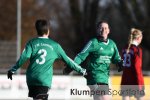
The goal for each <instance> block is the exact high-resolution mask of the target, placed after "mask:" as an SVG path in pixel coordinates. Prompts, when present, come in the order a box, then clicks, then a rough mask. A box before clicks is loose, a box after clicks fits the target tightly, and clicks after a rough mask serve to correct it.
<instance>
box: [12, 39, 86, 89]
mask: <svg viewBox="0 0 150 100" xmlns="http://www.w3.org/2000/svg"><path fill="white" fill-rule="evenodd" d="M27 59H29V60H30V64H29V66H28V68H27V71H26V79H27V85H30V86H32V85H34V86H35V85H36V86H48V87H51V83H52V75H53V63H54V61H55V60H56V59H61V60H63V61H64V62H65V63H66V64H67V65H68V66H69V67H70V68H72V69H74V70H75V71H77V72H78V73H83V71H85V69H83V68H81V66H79V65H77V64H76V63H75V62H74V61H73V60H71V59H70V58H69V57H68V56H67V55H66V53H65V52H64V50H63V49H62V47H61V46H60V45H59V44H58V43H56V42H55V41H53V40H52V39H49V38H42V37H38V38H34V39H31V40H30V41H28V43H27V44H26V46H25V49H24V50H23V52H22V54H21V56H20V58H19V60H18V61H17V63H16V64H15V65H14V66H13V67H12V68H11V69H10V70H11V71H12V72H15V71H17V69H19V68H20V67H21V66H22V65H23V64H24V63H25V62H26V61H27Z"/></svg>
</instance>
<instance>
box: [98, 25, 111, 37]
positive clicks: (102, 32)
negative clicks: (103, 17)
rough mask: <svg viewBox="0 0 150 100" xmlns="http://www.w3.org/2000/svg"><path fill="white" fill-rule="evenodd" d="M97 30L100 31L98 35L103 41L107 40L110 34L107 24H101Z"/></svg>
mask: <svg viewBox="0 0 150 100" xmlns="http://www.w3.org/2000/svg"><path fill="white" fill-rule="evenodd" d="M99 30H100V33H99V35H100V36H102V37H103V38H104V39H107V37H108V34H109V32H110V30H109V26H108V24H107V23H102V24H101V26H100V28H99Z"/></svg>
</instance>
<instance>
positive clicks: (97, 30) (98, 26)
mask: <svg viewBox="0 0 150 100" xmlns="http://www.w3.org/2000/svg"><path fill="white" fill-rule="evenodd" d="M102 23H107V24H108V22H107V21H105V20H102V21H99V22H97V23H96V36H98V35H99V32H100V30H99V28H101V24H102Z"/></svg>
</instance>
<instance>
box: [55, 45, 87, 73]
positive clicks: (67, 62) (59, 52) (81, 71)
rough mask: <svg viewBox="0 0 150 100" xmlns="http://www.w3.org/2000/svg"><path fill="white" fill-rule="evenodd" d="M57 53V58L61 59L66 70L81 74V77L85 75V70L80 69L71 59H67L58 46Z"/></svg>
mask: <svg viewBox="0 0 150 100" xmlns="http://www.w3.org/2000/svg"><path fill="white" fill-rule="evenodd" d="M57 53H58V56H59V58H61V59H62V60H63V61H64V62H65V64H66V65H67V66H68V68H71V69H73V70H75V71H76V72H78V73H81V74H83V75H85V74H86V70H85V69H84V68H81V66H79V65H78V64H77V63H75V62H74V61H73V60H72V59H71V58H69V57H68V56H67V55H66V53H65V52H64V50H63V49H62V48H61V46H60V45H58V48H57Z"/></svg>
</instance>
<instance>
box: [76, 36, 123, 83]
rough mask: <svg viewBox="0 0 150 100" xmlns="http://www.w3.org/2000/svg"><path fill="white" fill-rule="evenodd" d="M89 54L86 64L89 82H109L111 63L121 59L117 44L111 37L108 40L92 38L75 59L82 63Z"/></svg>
mask: <svg viewBox="0 0 150 100" xmlns="http://www.w3.org/2000/svg"><path fill="white" fill-rule="evenodd" d="M87 56H88V58H89V60H88V65H87V66H86V69H87V72H88V76H87V84H88V85H92V84H96V83H106V84H108V79H109V70H110V63H118V62H119V61H120V60H121V57H120V55H119V53H118V49H117V47H116V44H115V43H114V42H113V41H112V40H111V39H108V41H107V42H101V41H99V40H98V39H96V38H94V39H91V40H90V41H89V42H88V43H87V45H86V46H85V47H84V49H83V50H82V51H81V52H80V53H79V54H78V55H77V56H76V57H75V59H74V61H75V62H76V63H78V64H80V63H81V62H83V61H84V60H85V59H86V58H87Z"/></svg>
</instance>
